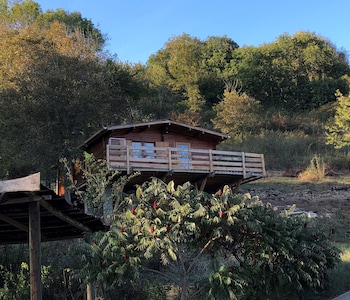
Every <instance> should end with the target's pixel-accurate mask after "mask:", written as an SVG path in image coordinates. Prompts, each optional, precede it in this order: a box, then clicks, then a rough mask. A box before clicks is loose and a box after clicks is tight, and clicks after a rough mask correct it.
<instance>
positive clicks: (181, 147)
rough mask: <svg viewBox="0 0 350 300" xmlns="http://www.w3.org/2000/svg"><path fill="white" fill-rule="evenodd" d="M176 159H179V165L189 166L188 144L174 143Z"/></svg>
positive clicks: (187, 167)
mask: <svg viewBox="0 0 350 300" xmlns="http://www.w3.org/2000/svg"><path fill="white" fill-rule="evenodd" d="M176 147H177V154H178V160H180V164H179V165H180V167H182V168H183V167H185V168H186V169H189V168H190V144H189V143H176Z"/></svg>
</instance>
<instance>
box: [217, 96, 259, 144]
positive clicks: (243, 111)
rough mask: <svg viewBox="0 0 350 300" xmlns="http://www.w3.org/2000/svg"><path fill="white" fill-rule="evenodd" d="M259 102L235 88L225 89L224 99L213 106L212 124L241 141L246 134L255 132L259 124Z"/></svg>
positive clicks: (257, 130)
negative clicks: (214, 115) (213, 116)
mask: <svg viewBox="0 0 350 300" xmlns="http://www.w3.org/2000/svg"><path fill="white" fill-rule="evenodd" d="M261 110H262V107H261V105H260V102H259V101H257V100H255V99H254V98H252V97H249V96H248V95H247V94H245V93H242V94H239V92H237V91H236V90H231V91H230V90H225V92H224V99H223V100H222V101H221V102H219V103H218V104H216V105H215V106H214V111H215V113H216V117H215V118H214V119H213V123H214V126H215V127H216V128H219V129H221V130H222V131H223V132H225V133H229V134H230V135H232V137H233V138H235V139H237V140H239V141H240V142H243V140H244V138H245V136H246V135H248V134H253V133H257V132H259V130H260V126H261V122H262V120H261Z"/></svg>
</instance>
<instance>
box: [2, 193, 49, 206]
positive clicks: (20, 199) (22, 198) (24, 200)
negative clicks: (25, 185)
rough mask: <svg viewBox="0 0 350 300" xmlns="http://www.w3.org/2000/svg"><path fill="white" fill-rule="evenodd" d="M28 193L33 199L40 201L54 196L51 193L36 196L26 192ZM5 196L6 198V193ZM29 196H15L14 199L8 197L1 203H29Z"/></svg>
mask: <svg viewBox="0 0 350 300" xmlns="http://www.w3.org/2000/svg"><path fill="white" fill-rule="evenodd" d="M25 194H27V195H28V197H29V196H30V197H31V199H32V200H31V201H39V200H51V199H52V196H51V195H40V196H34V195H31V194H32V193H25ZM3 195H5V196H4V197H5V198H6V194H3ZM28 197H21V198H14V199H8V200H6V201H4V202H2V203H0V205H8V204H18V203H28Z"/></svg>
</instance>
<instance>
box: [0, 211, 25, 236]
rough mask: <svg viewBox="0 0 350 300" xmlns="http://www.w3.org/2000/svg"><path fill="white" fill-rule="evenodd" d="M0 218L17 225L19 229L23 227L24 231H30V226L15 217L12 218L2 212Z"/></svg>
mask: <svg viewBox="0 0 350 300" xmlns="http://www.w3.org/2000/svg"><path fill="white" fill-rule="evenodd" d="M0 219H1V220H3V221H5V222H6V223H9V224H11V225H13V226H15V227H17V228H18V229H21V230H23V231H25V232H29V228H28V226H26V225H23V224H22V223H20V222H18V221H16V220H14V219H12V218H10V217H8V216H6V215H4V214H2V213H0Z"/></svg>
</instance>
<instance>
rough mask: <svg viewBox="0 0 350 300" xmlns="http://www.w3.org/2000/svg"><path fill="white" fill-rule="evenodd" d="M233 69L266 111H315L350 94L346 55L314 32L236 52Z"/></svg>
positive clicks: (285, 36)
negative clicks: (339, 95)
mask: <svg viewBox="0 0 350 300" xmlns="http://www.w3.org/2000/svg"><path fill="white" fill-rule="evenodd" d="M232 69H233V70H234V74H235V76H236V78H238V79H239V80H241V82H242V85H243V91H244V92H246V93H247V94H248V95H250V96H251V97H253V98H255V99H259V100H260V101H261V104H262V105H263V106H264V107H265V108H272V107H275V108H278V109H279V110H289V111H297V110H299V111H300V110H312V109H314V108H317V107H319V106H321V105H323V104H325V103H328V102H332V101H333V100H335V99H334V93H335V91H336V90H337V89H340V90H341V91H342V92H346V91H347V85H346V81H345V80H344V79H343V78H342V76H343V75H344V74H349V65H348V62H347V60H346V55H345V54H344V53H343V52H341V51H337V49H336V48H335V47H334V46H333V45H332V44H331V43H330V42H329V41H328V40H326V39H325V38H323V37H320V36H317V35H315V34H313V33H308V32H298V33H296V34H294V35H293V36H289V35H286V34H284V35H281V36H280V37H279V38H278V39H277V40H276V41H275V42H272V43H270V44H264V45H261V46H259V47H257V48H255V47H242V48H240V49H237V50H236V51H235V52H234V58H233V59H232Z"/></svg>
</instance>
